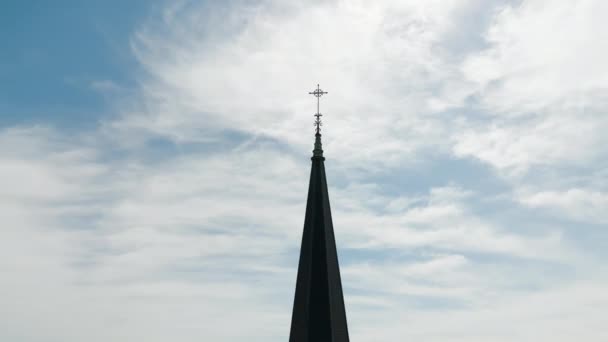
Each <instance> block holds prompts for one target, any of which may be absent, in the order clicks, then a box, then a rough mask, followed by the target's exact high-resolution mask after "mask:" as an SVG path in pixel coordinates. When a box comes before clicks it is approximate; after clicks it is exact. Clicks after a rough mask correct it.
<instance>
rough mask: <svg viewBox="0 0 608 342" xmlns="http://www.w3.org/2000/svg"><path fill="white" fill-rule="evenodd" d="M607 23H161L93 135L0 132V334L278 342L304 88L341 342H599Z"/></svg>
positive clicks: (293, 241) (389, 14) (300, 197)
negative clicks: (335, 269)
mask: <svg viewBox="0 0 608 342" xmlns="http://www.w3.org/2000/svg"><path fill="white" fill-rule="evenodd" d="M603 12H606V5H605V4H604V3H603V2H601V1H572V2H568V3H559V4H558V3H556V2H551V1H522V2H520V1H517V2H513V3H511V2H507V1H496V2H485V1H483V2H482V1H473V0H470V1H466V0H454V1H426V2H424V3H421V2H419V1H383V2H374V3H370V2H359V1H349V2H346V1H337V2H307V3H305V4H304V3H300V4H298V3H285V2H279V1H276V2H275V1H266V2H259V3H257V2H256V3H250V2H242V3H241V2H234V3H230V4H221V5H220V4H216V3H213V4H202V5H200V4H195V3H189V2H180V3H177V4H167V6H166V7H165V8H163V9H162V10H160V11H159V12H158V13H156V14H154V15H153V16H152V17H151V18H150V19H149V21H148V22H146V23H142V25H141V27H140V29H139V30H137V31H136V32H133V34H132V39H131V41H132V51H133V54H134V55H135V56H136V58H137V60H138V62H139V63H140V66H141V67H142V70H143V72H142V73H141V74H137V75H136V76H137V78H138V80H139V84H138V86H137V88H136V89H130V90H129V91H126V90H124V89H123V88H121V87H113V90H112V94H113V95H112V96H111V97H110V100H111V101H112V106H113V108H115V109H116V112H115V113H113V115H111V116H108V117H106V118H104V119H103V120H102V121H101V122H100V123H99V125H97V126H96V127H95V128H94V129H92V130H86V131H82V132H78V133H77V134H76V135H74V134H71V135H68V133H67V132H66V130H64V129H62V127H57V126H56V125H54V124H53V122H40V123H39V124H37V125H27V124H23V125H19V126H12V127H3V128H2V129H1V130H0V165H2V167H1V168H0V183H1V184H0V185H1V186H0V187H1V188H2V191H0V203H1V204H2V205H1V208H2V209H0V218H1V219H2V222H3V223H4V224H3V228H2V229H1V230H0V260H1V261H0V271H1V274H2V278H1V280H2V282H1V283H2V284H1V285H0V290H2V291H1V292H2V294H1V295H0V300H1V302H2V303H3V305H0V338H2V339H3V340H11V341H49V340H50V341H82V340H85V339H86V340H89V341H108V340H112V341H132V340H143V339H145V340H148V341H166V340H176V341H195V340H196V341H200V340H201V339H202V340H209V341H241V340H244V339H247V340H249V341H281V340H285V339H287V338H288V334H289V320H290V315H291V304H292V300H293V290H294V284H295V274H296V265H297V257H298V248H299V243H300V241H299V239H300V237H301V235H300V234H301V227H302V224H303V214H304V205H305V199H306V198H305V196H306V189H307V181H308V179H307V177H308V172H309V171H308V168H309V167H310V164H309V160H308V157H309V155H310V150H311V149H312V142H313V140H312V133H313V127H312V122H313V117H312V114H313V113H314V109H315V108H314V102H313V99H312V98H310V97H309V95H308V94H307V92H308V91H309V90H310V89H312V88H313V87H314V85H315V84H316V83H317V82H320V83H321V86H322V87H324V88H326V89H325V90H328V91H329V94H328V96H327V97H324V98H323V103H322V112H323V113H324V114H325V116H324V123H325V126H323V134H324V135H323V140H324V149H325V151H326V157H327V161H326V167H327V172H328V179H329V183H330V197H331V200H332V210H333V216H334V225H335V227H336V228H335V229H336V234H337V240H338V245H339V254H340V262H341V267H342V272H343V282H344V287H345V297H346V298H345V301H346V305H347V312H348V319H349V328H350V331H351V339H352V340H358V341H377V340H380V339H393V340H395V339H398V340H409V339H414V338H416V339H421V338H422V339H425V340H427V341H444V342H445V341H465V340H466V341H488V340H490V341H538V340H552V341H564V342H565V341H572V340H573V339H575V338H576V339H585V340H588V341H604V340H605V339H606V338H607V337H608V330H606V327H605V325H604V324H602V315H601V314H602V313H603V312H606V310H608V297H607V296H606V294H605V291H603V289H604V288H605V287H606V286H607V285H608V272H607V271H608V270H607V269H606V266H604V264H605V260H606V257H607V255H606V251H605V241H607V240H606V239H607V238H608V235H607V233H606V229H605V228H606V223H607V222H608V217H607V216H606V214H605V213H604V211H603V208H605V207H606V205H608V182H606V179H608V178H606V177H607V176H608V174H607V173H606V170H607V167H608V164H606V162H605V160H606V158H605V157H606V156H607V154H608V149H607V148H606V146H608V144H607V143H608V141H606V138H605V134H603V132H605V131H606V129H608V121H607V120H606V116H605V115H604V112H605V108H606V89H608V74H607V73H606V70H608V68H607V65H606V62H605V61H606V60H608V58H607V57H608V46H606V42H607V41H608V40H607V39H606V38H607V37H606V33H605V32H608V28H606V24H605V21H604V20H603V18H602V17H601V14H602V13H603ZM100 82H101V81H100ZM98 84H100V83H98ZM309 88H310V89H309ZM100 91H103V90H100ZM32 327H35V328H32Z"/></svg>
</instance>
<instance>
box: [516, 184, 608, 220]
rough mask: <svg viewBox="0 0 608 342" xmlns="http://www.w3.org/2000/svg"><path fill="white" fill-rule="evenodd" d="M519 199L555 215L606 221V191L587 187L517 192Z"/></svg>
mask: <svg viewBox="0 0 608 342" xmlns="http://www.w3.org/2000/svg"><path fill="white" fill-rule="evenodd" d="M518 198H519V201H520V202H521V203H522V204H524V205H526V206H529V207H531V208H541V209H549V210H551V211H553V213H554V214H555V215H557V216H565V217H568V218H573V219H575V220H579V221H583V222H591V223H606V222H608V213H607V212H606V208H608V193H606V192H602V191H594V190H589V189H578V188H573V189H568V190H564V191H538V192H528V193H525V192H523V193H521V194H519V197H518Z"/></svg>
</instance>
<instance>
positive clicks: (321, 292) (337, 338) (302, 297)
mask: <svg viewBox="0 0 608 342" xmlns="http://www.w3.org/2000/svg"><path fill="white" fill-rule="evenodd" d="M326 93H327V92H323V91H322V90H321V89H320V88H319V86H318V85H317V89H316V90H315V91H314V92H311V94H313V95H315V96H316V97H317V114H315V116H316V121H315V126H316V133H315V145H314V146H315V147H314V150H313V156H312V158H311V159H312V167H311V171H310V183H309V187H308V201H307V203H306V215H305V217H304V232H303V234H302V247H301V250H300V261H299V265H298V277H297V281H296V293H295V298H294V303H293V314H292V319H291V332H290V336H289V342H348V341H349V339H348V328H347V324H346V310H345V309H344V297H343V294H342V282H341V280H340V268H339V265H338V254H337V251H336V242H335V237H334V229H333V224H332V219H331V210H330V207H329V193H328V191H327V179H326V177H325V165H324V161H325V157H323V149H322V146H321V132H320V126H321V120H320V117H321V114H320V112H319V97H321V96H322V95H323V94H326Z"/></svg>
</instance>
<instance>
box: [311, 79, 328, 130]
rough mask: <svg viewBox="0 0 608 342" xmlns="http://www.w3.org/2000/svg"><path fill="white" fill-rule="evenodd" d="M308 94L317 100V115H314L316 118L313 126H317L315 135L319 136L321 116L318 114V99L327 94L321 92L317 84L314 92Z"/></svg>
mask: <svg viewBox="0 0 608 342" xmlns="http://www.w3.org/2000/svg"><path fill="white" fill-rule="evenodd" d="M309 94H312V95H314V96H315V97H316V98H317V114H315V116H316V117H317V118H316V119H315V126H317V134H320V133H319V132H320V131H321V126H322V125H323V124H322V123H321V116H323V115H322V114H321V113H320V112H319V99H320V97H321V96H323V95H324V94H327V92H326V91H323V90H321V88H319V85H318V84H317V89H315V91H311V92H309Z"/></svg>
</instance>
